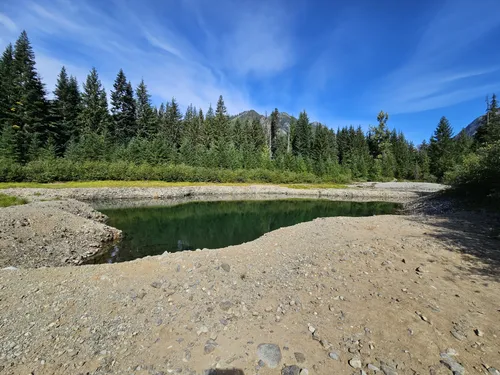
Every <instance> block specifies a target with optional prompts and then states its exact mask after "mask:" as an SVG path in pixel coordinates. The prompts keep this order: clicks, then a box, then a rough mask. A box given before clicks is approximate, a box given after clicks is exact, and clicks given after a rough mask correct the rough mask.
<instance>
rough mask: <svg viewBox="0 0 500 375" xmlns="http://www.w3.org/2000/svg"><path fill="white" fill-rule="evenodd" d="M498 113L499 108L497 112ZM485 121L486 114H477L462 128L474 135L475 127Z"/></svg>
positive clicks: (477, 127) (499, 112)
mask: <svg viewBox="0 0 500 375" xmlns="http://www.w3.org/2000/svg"><path fill="white" fill-rule="evenodd" d="M497 113H498V114H499V115H500V110H499V111H498V112H497ZM485 122H486V115H482V116H479V117H478V118H476V119H474V121H472V122H471V123H470V124H469V125H467V126H466V127H465V128H464V129H463V130H465V133H466V134H467V135H469V136H471V137H472V136H474V134H476V132H477V129H479V127H480V126H481V125H483V124H484V123H485Z"/></svg>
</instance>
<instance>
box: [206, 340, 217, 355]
mask: <svg viewBox="0 0 500 375" xmlns="http://www.w3.org/2000/svg"><path fill="white" fill-rule="evenodd" d="M216 347H217V343H216V342H215V341H213V340H208V341H207V342H206V343H205V348H204V350H203V351H204V353H205V354H210V353H212V352H213V351H214V350H215V348H216Z"/></svg>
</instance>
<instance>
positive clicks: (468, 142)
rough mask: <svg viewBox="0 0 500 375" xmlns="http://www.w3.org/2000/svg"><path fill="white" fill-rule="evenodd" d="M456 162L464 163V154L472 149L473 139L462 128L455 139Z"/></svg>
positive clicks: (454, 153)
mask: <svg viewBox="0 0 500 375" xmlns="http://www.w3.org/2000/svg"><path fill="white" fill-rule="evenodd" d="M453 141H454V152H453V155H454V157H455V163H456V164H459V163H462V161H463V158H464V156H466V155H468V154H469V153H470V152H471V150H472V145H473V142H474V141H473V139H472V137H470V136H469V135H468V134H467V133H466V132H465V129H462V131H460V133H458V135H457V136H456V137H455V138H454V139H453Z"/></svg>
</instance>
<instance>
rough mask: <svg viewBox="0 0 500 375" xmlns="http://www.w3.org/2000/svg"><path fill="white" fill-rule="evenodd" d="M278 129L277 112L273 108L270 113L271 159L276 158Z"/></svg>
mask: <svg viewBox="0 0 500 375" xmlns="http://www.w3.org/2000/svg"><path fill="white" fill-rule="evenodd" d="M278 128H279V111H278V108H275V109H274V111H273V113H271V142H270V143H271V157H272V158H273V159H274V158H276V151H277V149H278Z"/></svg>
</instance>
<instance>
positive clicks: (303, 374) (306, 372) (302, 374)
mask: <svg viewBox="0 0 500 375" xmlns="http://www.w3.org/2000/svg"><path fill="white" fill-rule="evenodd" d="M300 375H309V370H308V369H306V368H303V369H302V370H300Z"/></svg>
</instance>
